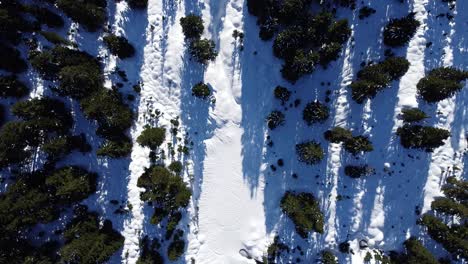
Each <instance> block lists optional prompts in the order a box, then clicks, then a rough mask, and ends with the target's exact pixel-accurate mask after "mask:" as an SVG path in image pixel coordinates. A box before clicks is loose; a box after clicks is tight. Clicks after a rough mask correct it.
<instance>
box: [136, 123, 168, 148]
mask: <svg viewBox="0 0 468 264" xmlns="http://www.w3.org/2000/svg"><path fill="white" fill-rule="evenodd" d="M165 138H166V129H165V128H163V127H148V126H147V127H145V129H144V130H143V132H141V134H140V135H139V136H138V138H137V142H138V144H140V145H142V146H144V147H149V148H150V149H157V148H159V146H161V145H162V143H163V142H164V139H165Z"/></svg>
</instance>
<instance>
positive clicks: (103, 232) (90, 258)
mask: <svg viewBox="0 0 468 264" xmlns="http://www.w3.org/2000/svg"><path fill="white" fill-rule="evenodd" d="M99 222H100V221H99V218H98V215H97V214H96V213H94V212H88V211H87V208H85V206H81V208H80V207H79V208H77V209H75V217H74V218H73V220H72V221H71V222H70V223H69V224H68V225H67V227H66V229H65V231H64V237H65V244H64V245H63V247H62V248H61V249H60V256H61V262H65V263H89V264H91V263H106V262H107V261H108V260H109V258H110V257H111V256H112V255H113V254H114V253H115V252H116V251H117V250H119V249H120V248H121V247H122V246H123V242H124V238H123V237H122V235H120V234H119V233H118V232H117V231H116V230H114V229H113V228H112V222H111V221H109V220H105V221H104V223H103V225H102V226H100V224H99Z"/></svg>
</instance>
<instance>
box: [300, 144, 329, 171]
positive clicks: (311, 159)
mask: <svg viewBox="0 0 468 264" xmlns="http://www.w3.org/2000/svg"><path fill="white" fill-rule="evenodd" d="M296 154H297V156H298V159H299V161H301V162H304V163H306V164H309V165H312V164H317V163H319V162H320V161H321V160H322V159H323V157H324V153H323V149H322V148H321V146H320V144H319V143H316V142H315V141H308V142H304V143H301V144H297V145H296Z"/></svg>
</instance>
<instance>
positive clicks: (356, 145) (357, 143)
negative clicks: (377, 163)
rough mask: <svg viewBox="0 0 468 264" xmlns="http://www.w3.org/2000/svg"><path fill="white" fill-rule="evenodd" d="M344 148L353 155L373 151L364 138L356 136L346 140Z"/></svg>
mask: <svg viewBox="0 0 468 264" xmlns="http://www.w3.org/2000/svg"><path fill="white" fill-rule="evenodd" d="M344 148H345V150H346V151H348V152H350V153H351V154H353V155H357V154H358V153H360V152H369V151H372V150H374V148H373V147H372V143H371V142H370V140H369V139H368V138H367V137H365V136H356V137H352V138H350V139H348V140H346V141H345V142H344Z"/></svg>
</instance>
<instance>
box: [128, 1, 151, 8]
mask: <svg viewBox="0 0 468 264" xmlns="http://www.w3.org/2000/svg"><path fill="white" fill-rule="evenodd" d="M127 3H128V5H129V6H130V7H131V8H133V9H143V8H146V7H148V0H127Z"/></svg>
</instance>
